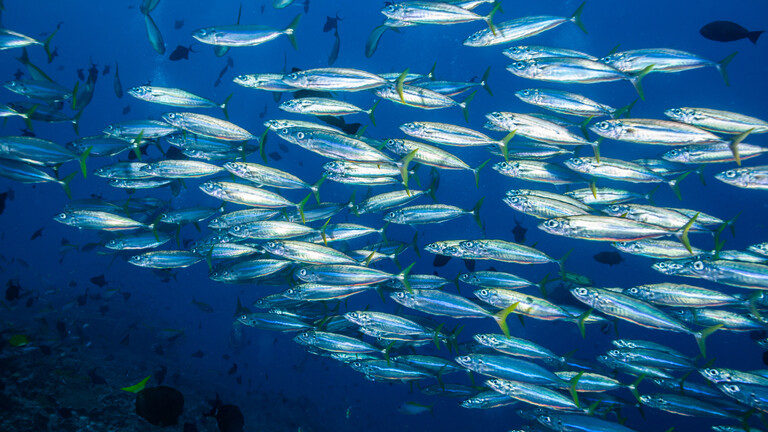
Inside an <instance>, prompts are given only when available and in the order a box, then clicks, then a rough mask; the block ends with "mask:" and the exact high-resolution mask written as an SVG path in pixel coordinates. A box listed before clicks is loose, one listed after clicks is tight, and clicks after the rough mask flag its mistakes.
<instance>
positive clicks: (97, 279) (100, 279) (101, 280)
mask: <svg viewBox="0 0 768 432" xmlns="http://www.w3.org/2000/svg"><path fill="white" fill-rule="evenodd" d="M91 283H92V284H94V285H96V286H97V287H99V288H103V287H104V285H106V284H107V279H106V278H105V277H104V275H103V274H100V275H98V276H94V277H92V278H91Z"/></svg>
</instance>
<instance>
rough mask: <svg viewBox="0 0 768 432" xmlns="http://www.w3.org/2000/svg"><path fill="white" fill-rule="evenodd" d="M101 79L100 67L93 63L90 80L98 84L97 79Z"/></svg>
mask: <svg viewBox="0 0 768 432" xmlns="http://www.w3.org/2000/svg"><path fill="white" fill-rule="evenodd" d="M98 77H99V65H97V64H95V63H91V67H89V68H88V79H89V80H91V79H92V80H93V82H96V79H97V78H98Z"/></svg>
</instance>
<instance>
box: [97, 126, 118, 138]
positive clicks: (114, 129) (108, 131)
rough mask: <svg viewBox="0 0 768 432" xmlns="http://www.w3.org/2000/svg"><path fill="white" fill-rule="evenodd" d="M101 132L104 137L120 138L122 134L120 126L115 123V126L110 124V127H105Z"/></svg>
mask: <svg viewBox="0 0 768 432" xmlns="http://www.w3.org/2000/svg"><path fill="white" fill-rule="evenodd" d="M101 132H102V133H103V134H104V135H109V136H117V137H119V136H121V135H122V133H123V127H122V126H120V125H119V124H116V123H115V124H111V125H108V126H107V127H105V128H104V129H102V130H101Z"/></svg>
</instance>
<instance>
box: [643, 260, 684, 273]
mask: <svg viewBox="0 0 768 432" xmlns="http://www.w3.org/2000/svg"><path fill="white" fill-rule="evenodd" d="M651 268H653V269H654V270H656V271H657V272H659V273H661V274H665V275H667V276H674V275H677V274H680V273H682V271H683V269H684V266H683V264H682V263H680V262H677V261H659V262H656V263H653V264H652V265H651Z"/></svg>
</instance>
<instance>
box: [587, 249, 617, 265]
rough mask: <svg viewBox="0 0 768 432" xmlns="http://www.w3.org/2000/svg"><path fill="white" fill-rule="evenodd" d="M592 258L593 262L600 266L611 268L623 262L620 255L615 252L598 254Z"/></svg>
mask: <svg viewBox="0 0 768 432" xmlns="http://www.w3.org/2000/svg"><path fill="white" fill-rule="evenodd" d="M593 258H594V259H595V261H597V262H599V263H602V264H608V265H609V266H613V265H615V264H618V263H620V262H622V261H624V258H622V257H621V254H620V253H618V252H616V251H605V252H600V253H597V254H595V256H594V257H593Z"/></svg>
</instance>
